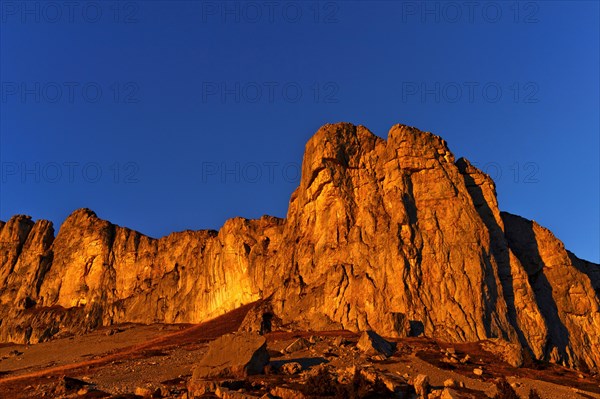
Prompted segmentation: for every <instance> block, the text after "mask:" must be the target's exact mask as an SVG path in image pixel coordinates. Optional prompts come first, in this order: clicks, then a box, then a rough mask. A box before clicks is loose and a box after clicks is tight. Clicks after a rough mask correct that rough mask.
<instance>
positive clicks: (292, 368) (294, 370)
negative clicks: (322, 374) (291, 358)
mask: <svg viewBox="0 0 600 399" xmlns="http://www.w3.org/2000/svg"><path fill="white" fill-rule="evenodd" d="M279 370H280V371H281V372H282V373H283V374H287V375H293V374H298V373H299V372H300V371H302V365H301V364H300V363H298V362H289V363H284V364H283V365H281V367H280V368H279Z"/></svg>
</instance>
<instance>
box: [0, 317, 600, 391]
mask: <svg viewBox="0 0 600 399" xmlns="http://www.w3.org/2000/svg"><path fill="white" fill-rule="evenodd" d="M245 312H247V309H245V308H241V309H239V310H237V311H234V312H231V313H229V314H227V315H225V316H223V317H219V318H217V319H214V320H212V321H209V322H206V323H203V324H200V325H160V324H156V325H133V324H129V325H120V326H113V327H111V328H103V329H99V330H97V331H94V332H92V333H89V334H87V335H84V336H79V337H74V336H72V337H63V338H60V339H57V340H53V341H50V342H46V343H41V344H37V345H31V346H25V345H12V344H11V345H4V346H2V347H1V348H0V359H1V361H0V398H101V397H110V398H134V397H154V398H192V397H204V398H214V397H220V398H253V397H263V398H277V397H280V398H284V399H288V398H289V399H292V398H310V397H339V398H346V397H348V398H352V397H353V398H359V397H371V398H386V397H390V398H393V397H398V398H411V397H415V398H416V397H428V398H487V397H495V396H496V395H500V396H497V397H500V398H510V397H520V398H529V397H530V396H529V395H530V391H532V390H535V392H537V393H538V394H539V397H542V398H548V399H550V398H600V377H599V376H598V375H590V374H584V373H581V372H579V371H574V370H570V369H566V368H563V367H559V366H556V365H550V364H544V363H539V362H533V361H531V360H528V359H527V358H525V359H523V358H521V357H520V356H519V355H517V354H516V352H512V348H510V347H506V346H503V345H501V344H500V343H499V342H490V341H484V342H478V343H470V344H445V343H443V342H439V341H435V340H431V339H427V338H422V337H416V338H404V339H395V340H384V339H382V338H381V337H379V336H377V335H376V334H371V335H368V334H366V333H363V334H362V335H361V334H357V333H351V332H347V331H328V332H310V331H285V330H282V331H274V332H270V333H266V334H264V336H259V335H258V334H256V333H252V332H250V333H248V332H245V333H238V334H237V335H235V336H226V337H225V338H224V339H221V340H217V341H215V339H216V338H218V337H221V336H223V335H224V334H228V333H233V332H235V331H237V330H238V328H239V327H240V324H241V323H242V320H243V319H244V316H245ZM228 337H229V338H228ZM231 337H238V338H239V337H241V338H239V339H241V340H242V341H239V339H238V338H235V339H238V341H231V339H232V338H231ZM263 337H264V338H263ZM218 342H221V344H224V345H225V347H223V348H219V347H218ZM231 343H234V344H231ZM211 345H212V349H211ZM227 345H229V347H227ZM252 345H254V346H252ZM209 349H211V350H212V352H213V355H215V353H216V354H217V358H218V359H217V363H218V362H221V363H223V364H214V359H213V360H210V359H209V358H210V356H208V355H207V353H208V352H209ZM215 351H216V352H215ZM261 351H262V352H261ZM220 353H222V359H220V356H218V355H219V354H220ZM265 354H267V355H268V358H264V355H265ZM228 356H233V358H232V361H229V362H228V360H227V357H228ZM261 356H262V357H261ZM245 357H247V359H245ZM207 359H208V360H207ZM211 362H212V363H211ZM238 363H239V364H238ZM520 363H522V365H521V366H520V367H514V365H519V364H520ZM236 364H237V365H242V366H243V367H242V369H240V368H238V369H236V368H235V367H236ZM250 364H253V365H254V366H256V365H259V366H260V370H254V371H251V372H246V371H249V370H250V366H249V365H250ZM511 364H513V365H511ZM202 365H204V366H203V367H201V366H202ZM263 365H266V367H263ZM194 370H200V371H194ZM224 370H225V371H227V370H229V371H231V370H233V371H235V372H232V373H230V374H231V375H227V372H225V373H223V371H224ZM254 373H257V374H254ZM211 374H215V375H211ZM248 374H250V375H248ZM207 375H211V376H210V377H209V378H206V376H207ZM504 380H506V382H507V384H505V385H507V386H509V387H512V388H513V389H514V391H516V393H517V394H518V395H519V396H501V395H502V394H507V393H506V392H504V391H506V390H504V391H502V392H499V389H498V386H499V384H502V382H503V381H504ZM507 390H508V391H510V389H509V388H507ZM508 394H510V392H509V393H508Z"/></svg>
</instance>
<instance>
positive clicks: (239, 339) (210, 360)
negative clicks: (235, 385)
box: [190, 333, 269, 381]
mask: <svg viewBox="0 0 600 399" xmlns="http://www.w3.org/2000/svg"><path fill="white" fill-rule="evenodd" d="M268 363H269V352H268V351H267V341H266V340H265V338H264V337H262V336H260V335H258V334H255V333H236V334H227V335H224V336H222V337H220V338H217V339H216V340H214V341H212V342H211V343H210V345H209V347H208V352H207V353H206V354H205V355H204V357H203V358H202V359H201V360H200V361H199V362H198V364H197V365H196V367H195V368H194V372H193V375H192V378H191V380H190V381H194V380H203V379H209V378H215V377H246V376H248V375H253V374H260V373H262V372H263V369H264V367H265V366H266V365H267V364H268Z"/></svg>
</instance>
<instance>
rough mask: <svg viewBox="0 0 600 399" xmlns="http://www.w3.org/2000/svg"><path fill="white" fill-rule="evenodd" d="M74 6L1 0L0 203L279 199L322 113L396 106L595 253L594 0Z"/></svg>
mask: <svg viewBox="0 0 600 399" xmlns="http://www.w3.org/2000/svg"><path fill="white" fill-rule="evenodd" d="M69 4H72V2H71V3H70V2H61V1H58V2H49V3H46V2H40V1H36V2H22V1H2V2H0V18H1V28H0V35H1V37H0V51H1V54H0V74H1V76H0V81H1V84H2V86H1V92H0V96H1V98H0V101H1V102H0V106H1V114H0V128H1V130H0V157H1V158H0V162H1V166H2V171H1V172H2V174H1V176H0V179H1V180H0V219H2V220H7V219H8V218H10V216H12V215H14V214H29V215H31V216H32V217H33V218H34V219H50V220H52V221H54V222H55V224H57V225H59V224H60V223H61V222H62V221H63V220H64V218H65V217H66V216H67V215H68V214H69V213H70V212H72V211H73V210H75V209H77V208H81V207H89V208H91V209H93V210H95V211H96V212H97V213H98V215H99V216H100V217H102V218H105V219H108V220H110V221H112V222H113V223H116V224H119V225H123V226H127V227H130V228H133V229H136V230H139V231H141V232H143V233H145V234H148V235H151V236H154V237H159V236H163V235H166V234H168V233H170V232H172V231H178V230H183V229H201V228H215V229H218V228H219V227H220V226H221V225H222V224H223V223H224V221H225V220H226V219H227V218H230V217H234V216H244V217H248V218H256V217H260V216H261V215H263V214H270V215H275V216H280V217H283V216H285V214H286V211H287V204H288V200H289V196H290V194H291V192H292V191H293V190H294V189H295V187H296V186H297V184H298V182H299V176H298V175H297V172H298V168H299V165H300V163H301V160H302V154H303V151H304V144H305V142H306V141H307V139H308V138H309V137H310V136H311V135H312V134H313V133H314V132H315V131H316V130H317V129H318V128H319V126H321V125H322V124H325V123H329V122H339V121H347V122H352V123H355V124H362V125H365V126H367V127H368V128H369V129H370V130H371V131H373V132H374V133H375V134H377V135H379V136H381V137H384V138H385V137H386V136H387V132H388V130H389V128H390V127H391V126H392V125H393V124H395V123H404V124H408V125H412V126H416V127H418V128H420V129H422V130H427V131H431V132H434V133H436V134H438V135H441V136H442V137H444V138H445V139H446V140H447V142H448V143H449V146H450V149H451V150H452V151H453V152H454V154H455V155H456V156H457V157H460V156H464V157H466V158H468V159H470V160H471V161H472V162H473V163H475V164H476V165H477V166H479V167H480V168H481V169H483V170H484V171H486V172H488V173H489V174H490V175H491V176H492V177H493V178H495V180H496V183H497V190H498V197H499V202H500V208H501V209H502V210H505V211H509V212H512V213H516V214H519V215H522V216H524V217H527V218H530V219H534V220H536V221H537V222H539V223H540V224H542V225H543V226H545V227H548V228H550V229H551V230H552V231H553V232H554V233H555V234H556V235H557V236H558V237H559V238H560V239H561V240H563V241H564V242H565V244H566V246H567V248H569V249H570V250H572V251H574V252H575V253H576V254H577V255H578V256H580V257H583V258H586V259H589V260H593V261H595V262H598V261H599V258H600V253H599V247H600V209H599V208H600V205H599V204H600V198H599V192H600V173H599V169H600V165H599V158H600V141H599V132H600V126H599V125H600V123H599V122H600V121H599V119H600V118H599V109H600V103H599V88H600V82H599V76H600V73H599V48H600V44H599V36H600V34H599V26H598V25H599V19H600V18H599V14H600V9H599V5H598V4H599V3H598V2H596V1H589V2H584V1H579V2H577V1H569V2H561V1H532V2H527V1H521V2H518V3H516V2H512V1H511V2H509V1H506V2H505V1H502V2H500V1H498V2H493V1H490V2H474V3H473V2H471V3H469V2H435V1H430V2H427V3H421V2H412V1H403V2H401V1H397V2H391V1H390V2H375V1H343V2H342V1H339V2H330V1H321V2H286V1H271V2H235V1H229V2H217V1H168V2H166V1H137V2H136V1H133V2H112V1H96V2H93V1H92V2H86V1H82V2H78V3H77V4H78V5H77V6H70V5H69ZM469 4H474V5H473V6H472V7H471V6H469ZM223 170H225V173H221V172H223Z"/></svg>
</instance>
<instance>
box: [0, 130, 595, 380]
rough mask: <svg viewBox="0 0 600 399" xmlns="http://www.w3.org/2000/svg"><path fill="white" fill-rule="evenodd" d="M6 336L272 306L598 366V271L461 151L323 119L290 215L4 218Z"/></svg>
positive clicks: (299, 318)
mask: <svg viewBox="0 0 600 399" xmlns="http://www.w3.org/2000/svg"><path fill="white" fill-rule="evenodd" d="M0 229H1V230H0V241H1V243H0V282H1V283H2V285H1V287H2V288H0V317H1V318H2V324H1V326H0V340H2V341H13V342H38V341H41V340H46V339H49V338H50V337H52V336H53V335H55V334H57V333H58V334H60V333H62V332H69V331H70V332H73V333H81V332H84V331H86V330H87V329H92V328H95V327H97V326H100V325H110V324H113V323H120V322H142V323H151V322H155V321H161V322H167V323H173V322H191V323H194V322H199V321H202V320H204V319H207V318H211V317H214V316H217V315H219V314H222V313H224V312H226V311H229V310H232V309H234V308H236V307H239V306H240V305H242V304H246V303H250V302H253V301H256V300H258V299H265V298H268V299H269V302H270V306H269V309H272V311H273V313H274V315H276V316H277V317H278V318H281V321H282V322H283V323H292V325H294V326H295V327H297V328H311V329H334V328H335V329H337V328H344V329H349V330H353V331H360V330H371V329H372V330H375V331H377V332H379V333H380V334H382V335H386V336H408V335H416V334H419V333H421V332H422V333H424V334H425V335H427V336H430V337H434V338H438V339H442V340H445V341H450V342H463V341H476V340H480V339H485V338H493V337H499V338H502V339H505V340H507V341H510V342H513V343H517V344H520V345H521V346H522V347H523V348H524V349H526V350H527V351H528V352H529V353H530V354H531V355H533V356H534V357H535V358H537V359H545V360H551V361H554V362H559V363H563V364H566V365H569V366H574V367H578V366H581V367H584V366H587V367H592V368H595V367H597V366H598V365H599V364H600V349H599V348H600V334H599V333H598V331H600V312H599V290H600V271H599V270H600V269H599V266H598V265H597V264H594V263H590V262H586V261H582V260H580V259H578V258H577V257H575V256H574V255H573V254H571V253H569V252H568V251H566V250H565V249H564V246H563V244H562V243H561V242H560V241H559V240H558V239H556V237H554V236H553V235H552V233H550V232H549V231H548V230H546V229H544V228H543V227H541V226H539V225H537V224H536V223H535V222H531V221H528V220H525V219H522V218H520V217H518V216H514V215H510V214H506V213H501V212H500V211H499V209H498V204H497V200H496V193H495V186H494V183H493V181H492V180H491V179H490V178H489V176H487V175H486V174H484V173H482V172H481V171H479V170H478V169H477V168H475V167H473V166H472V165H471V164H470V163H469V162H468V161H467V160H465V159H459V160H458V161H456V162H455V160H454V156H453V154H452V153H451V152H450V151H449V149H448V147H447V145H446V142H445V141H444V140H442V139H441V138H440V137H438V136H435V135H433V134H431V133H425V132H421V131H419V130H417V129H415V128H411V127H408V126H403V125H396V126H394V127H392V129H391V130H390V132H389V135H388V139H387V140H383V139H381V138H378V137H377V136H375V135H373V134H372V133H371V132H370V131H369V130H367V129H366V128H365V127H363V126H354V125H351V124H347V123H339V124H334V125H325V126H323V127H322V128H321V129H319V131H318V132H317V133H316V134H315V135H314V136H313V137H312V138H311V139H310V140H309V142H308V143H307V145H306V152H305V156H304V161H303V165H302V179H301V182H300V186H299V187H298V189H297V190H296V191H295V192H294V193H293V194H292V197H291V200H290V206H289V210H288V215H287V218H286V219H283V220H282V219H277V218H273V217H263V218H261V219H259V220H246V219H242V218H236V219H231V220H229V221H227V222H226V223H225V225H224V226H223V227H222V228H221V230H220V231H219V232H216V231H184V232H180V233H173V234H171V235H169V236H166V237H163V238H160V239H153V238H150V237H147V236H144V235H142V234H140V233H138V232H135V231H132V230H129V229H126V228H123V227H119V226H116V225H113V224H111V223H109V222H107V221H104V220H101V219H99V218H98V217H97V216H96V214H94V213H93V212H92V211H90V210H87V209H81V210H78V211H75V212H74V213H73V214H72V215H71V216H69V218H67V220H66V221H65V222H64V223H63V225H62V226H61V228H60V231H59V233H58V235H57V236H56V238H54V231H53V228H52V224H51V223H50V222H47V221H43V220H41V221H38V222H36V223H35V224H34V223H33V222H32V221H31V220H30V218H28V217H24V216H15V217H13V218H12V219H11V220H9V221H8V222H7V223H6V224H1V223H0Z"/></svg>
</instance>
